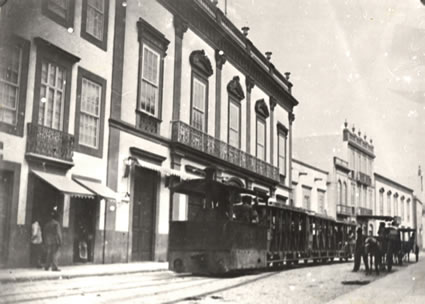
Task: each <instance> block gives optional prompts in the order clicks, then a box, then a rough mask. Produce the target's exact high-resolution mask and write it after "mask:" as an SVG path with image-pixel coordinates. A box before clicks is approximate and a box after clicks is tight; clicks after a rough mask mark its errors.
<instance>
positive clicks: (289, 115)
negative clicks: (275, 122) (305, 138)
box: [288, 112, 295, 124]
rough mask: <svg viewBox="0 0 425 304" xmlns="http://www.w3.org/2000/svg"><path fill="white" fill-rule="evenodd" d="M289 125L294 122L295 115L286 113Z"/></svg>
mask: <svg viewBox="0 0 425 304" xmlns="http://www.w3.org/2000/svg"><path fill="white" fill-rule="evenodd" d="M288 120H289V124H292V123H293V122H294V120H295V114H294V113H293V112H289V113H288Z"/></svg>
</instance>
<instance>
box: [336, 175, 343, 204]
mask: <svg viewBox="0 0 425 304" xmlns="http://www.w3.org/2000/svg"><path fill="white" fill-rule="evenodd" d="M341 185H342V184H341V181H340V180H339V181H338V185H337V195H338V204H342V190H341V188H342V186H341Z"/></svg>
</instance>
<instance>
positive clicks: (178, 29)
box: [173, 15, 189, 39]
mask: <svg viewBox="0 0 425 304" xmlns="http://www.w3.org/2000/svg"><path fill="white" fill-rule="evenodd" d="M173 24H174V31H175V33H176V36H177V37H179V38H180V39H183V34H184V33H186V31H187V29H188V27H189V26H188V24H187V22H185V21H183V19H182V18H180V17H179V16H178V15H174V18H173Z"/></svg>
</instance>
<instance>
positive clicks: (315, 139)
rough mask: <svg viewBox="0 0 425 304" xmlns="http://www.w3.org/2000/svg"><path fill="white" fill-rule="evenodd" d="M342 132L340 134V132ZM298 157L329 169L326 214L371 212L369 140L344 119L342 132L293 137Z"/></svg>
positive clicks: (352, 217)
mask: <svg viewBox="0 0 425 304" xmlns="http://www.w3.org/2000/svg"><path fill="white" fill-rule="evenodd" d="M341 135H342V136H341ZM294 155H295V157H296V158H297V159H300V160H302V161H303V162H307V163H309V164H312V165H313V166H316V167H318V168H324V169H325V170H327V171H328V172H329V179H328V186H327V192H328V194H327V198H328V209H329V210H328V214H329V215H330V216H332V217H333V218H335V219H337V220H339V221H349V222H353V221H356V215H371V214H372V206H373V202H374V194H373V193H374V183H373V174H372V172H373V166H374V165H373V161H374V159H375V154H374V146H373V144H372V140H367V136H366V135H363V136H362V134H361V132H360V131H358V132H356V129H355V128H354V127H352V128H351V129H349V128H348V123H347V122H345V123H344V128H343V130H342V134H335V135H318V136H310V137H304V138H296V139H294Z"/></svg>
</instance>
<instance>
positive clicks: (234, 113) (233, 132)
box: [228, 98, 241, 149]
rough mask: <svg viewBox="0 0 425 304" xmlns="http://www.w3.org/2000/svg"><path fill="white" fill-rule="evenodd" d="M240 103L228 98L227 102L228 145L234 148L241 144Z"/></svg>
mask: <svg viewBox="0 0 425 304" xmlns="http://www.w3.org/2000/svg"><path fill="white" fill-rule="evenodd" d="M240 117H241V105H240V103H239V102H237V101H235V100H233V99H232V98H230V102H229V134H228V136H229V138H228V142H229V144H230V145H232V146H233V147H236V148H238V149H239V148H240V146H241V132H240V126H241V118H240Z"/></svg>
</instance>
